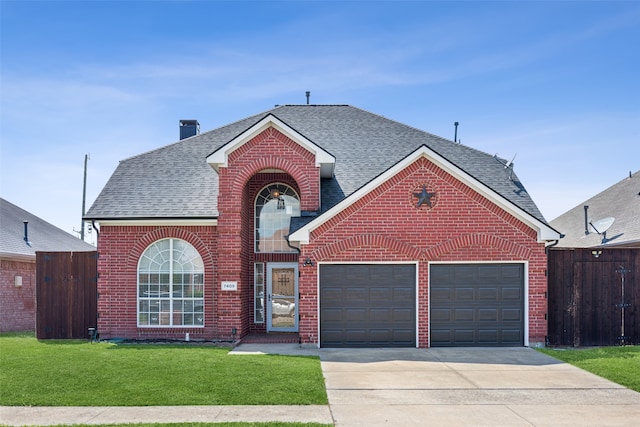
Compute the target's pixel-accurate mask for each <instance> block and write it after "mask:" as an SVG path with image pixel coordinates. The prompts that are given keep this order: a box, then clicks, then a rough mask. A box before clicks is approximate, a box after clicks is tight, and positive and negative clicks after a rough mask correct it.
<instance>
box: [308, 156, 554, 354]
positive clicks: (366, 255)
mask: <svg viewBox="0 0 640 427" xmlns="http://www.w3.org/2000/svg"><path fill="white" fill-rule="evenodd" d="M423 183H428V184H429V186H430V188H433V189H434V190H433V191H435V192H436V194H437V204H436V205H435V206H434V208H432V209H419V208H416V207H415V204H414V203H413V201H414V200H415V199H412V193H413V192H414V190H415V188H416V187H419V186H421V185H422V184H423ZM301 249H302V253H301V258H302V259H304V258H305V257H306V256H310V257H311V258H312V260H313V261H314V262H316V263H317V262H372V263H375V262H412V261H418V283H419V289H418V313H417V314H418V325H419V326H418V340H419V345H420V347H426V346H427V343H428V338H429V336H428V316H429V312H428V280H429V278H428V274H429V262H431V261H437V262H510V261H514V262H527V263H528V264H527V265H528V286H529V297H528V304H529V313H528V316H529V324H528V327H529V342H530V343H543V342H544V340H545V336H546V333H547V331H546V327H547V325H546V320H545V314H546V310H547V301H546V297H545V292H546V290H547V281H546V277H545V275H544V270H545V268H546V254H545V251H544V244H543V243H538V242H537V235H536V232H535V230H532V229H531V228H530V227H528V226H527V225H526V224H524V223H522V222H521V221H520V220H518V219H517V218H515V217H513V216H512V215H510V214H509V213H508V212H506V211H504V210H503V209H501V208H500V207H499V206H497V205H495V204H494V203H493V202H491V201H490V200H488V199H486V198H485V197H483V196H482V195H480V194H479V193H477V192H475V191H474V190H473V189H471V188H470V187H468V186H467V185H465V184H464V183H463V182H461V181H459V180H457V179H456V178H455V177H453V176H451V175H449V174H448V173H446V172H445V171H444V170H442V169H440V168H439V167H437V166H436V165H435V164H433V163H431V162H429V161H428V160H427V159H425V158H421V159H418V160H416V161H415V162H414V163H412V164H411V165H409V166H407V167H406V168H405V169H404V170H402V171H400V172H399V173H398V174H396V175H395V176H393V177H391V178H390V179H389V180H387V181H386V182H384V183H382V184H381V185H380V186H379V187H378V188H376V189H374V190H372V191H371V192H370V193H368V194H366V195H365V196H363V197H362V198H361V199H360V200H358V201H357V202H355V203H354V204H353V205H351V206H349V207H348V208H346V209H345V210H343V211H342V212H340V213H338V214H337V215H336V216H335V217H333V218H332V219H330V220H328V221H327V222H325V223H324V224H322V225H321V226H319V227H318V228H317V229H316V230H314V231H313V232H312V233H311V238H310V243H309V244H307V245H303V246H302V248H301ZM301 271H302V274H301V277H300V293H301V294H302V295H315V294H316V289H317V284H316V280H317V264H316V266H314V267H305V268H304V269H302V270H301ZM300 311H301V319H300V334H301V339H302V341H303V342H312V343H317V342H318V337H317V332H318V327H319V323H318V322H319V319H318V315H317V313H318V304H317V301H315V299H312V298H303V299H301V301H300Z"/></svg>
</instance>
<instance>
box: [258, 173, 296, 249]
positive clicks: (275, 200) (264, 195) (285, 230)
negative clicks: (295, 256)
mask: <svg viewBox="0 0 640 427" xmlns="http://www.w3.org/2000/svg"><path fill="white" fill-rule="evenodd" d="M294 216H300V197H299V196H298V193H296V192H295V190H294V189H293V188H291V187H289V186H288V185H286V184H280V183H275V184H270V185H268V186H266V187H264V188H263V189H262V190H261V191H260V192H259V193H258V196H257V197H256V202H255V227H256V238H255V251H256V252H262V253H274V252H295V250H294V249H293V248H291V247H289V245H288V244H287V240H286V238H285V236H286V235H288V234H289V222H290V219H291V217H294Z"/></svg>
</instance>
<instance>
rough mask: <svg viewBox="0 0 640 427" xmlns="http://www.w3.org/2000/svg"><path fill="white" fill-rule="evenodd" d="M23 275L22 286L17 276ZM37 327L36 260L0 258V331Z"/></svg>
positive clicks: (25, 329)
mask: <svg viewBox="0 0 640 427" xmlns="http://www.w3.org/2000/svg"><path fill="white" fill-rule="evenodd" d="M16 276H22V286H21V287H16V286H15V277H16ZM35 328H36V260H35V258H34V260H33V262H25V261H13V260H6V259H3V260H0V332H13V331H28V330H35Z"/></svg>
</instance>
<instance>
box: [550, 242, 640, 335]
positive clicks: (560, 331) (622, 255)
mask: <svg viewBox="0 0 640 427" xmlns="http://www.w3.org/2000/svg"><path fill="white" fill-rule="evenodd" d="M639 282H640V249H609V248H601V249H552V250H550V251H549V257H548V283H549V289H548V304H549V308H548V313H549V314H548V329H549V332H548V333H549V343H550V344H551V345H560V346H575V347H578V346H606V345H621V344H638V343H640V283H639Z"/></svg>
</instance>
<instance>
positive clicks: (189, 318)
mask: <svg viewBox="0 0 640 427" xmlns="http://www.w3.org/2000/svg"><path fill="white" fill-rule="evenodd" d="M138 326H139V327H162V328H167V327H180V328H184V327H189V328H192V327H204V263H203V262H202V257H201V256H200V254H199V253H198V251H197V250H196V248H194V247H193V246H192V245H191V244H189V243H188V242H185V241H184V240H180V239H172V238H171V239H162V240H158V241H156V242H154V243H153V244H151V245H150V246H149V247H148V248H147V249H146V250H145V251H144V253H143V254H142V256H141V257H140V260H139V261H138Z"/></svg>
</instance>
